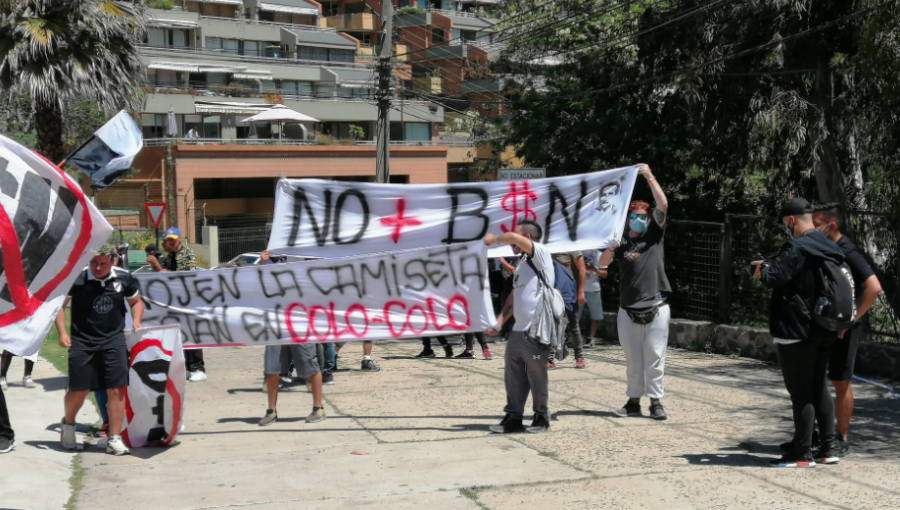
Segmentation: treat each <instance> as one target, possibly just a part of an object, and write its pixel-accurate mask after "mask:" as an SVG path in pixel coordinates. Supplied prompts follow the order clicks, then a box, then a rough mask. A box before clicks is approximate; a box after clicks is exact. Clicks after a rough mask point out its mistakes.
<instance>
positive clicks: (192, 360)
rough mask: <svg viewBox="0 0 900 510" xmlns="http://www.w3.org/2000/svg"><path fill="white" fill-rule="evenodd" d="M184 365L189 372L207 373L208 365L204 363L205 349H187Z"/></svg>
mask: <svg viewBox="0 0 900 510" xmlns="http://www.w3.org/2000/svg"><path fill="white" fill-rule="evenodd" d="M184 365H185V368H186V369H187V371H188V372H196V371H197V370H199V371H201V372H203V373H206V364H204V363H203V349H186V350H185V351H184Z"/></svg>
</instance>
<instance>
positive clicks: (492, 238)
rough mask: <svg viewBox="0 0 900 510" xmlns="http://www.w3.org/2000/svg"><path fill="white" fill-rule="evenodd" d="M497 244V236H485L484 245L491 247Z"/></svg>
mask: <svg viewBox="0 0 900 510" xmlns="http://www.w3.org/2000/svg"><path fill="white" fill-rule="evenodd" d="M496 242H497V236H495V235H494V234H488V235H486V236H484V245H485V246H491V245H492V244H494V243H496Z"/></svg>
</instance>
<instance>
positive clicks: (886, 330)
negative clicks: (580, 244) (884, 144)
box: [603, 212, 900, 343]
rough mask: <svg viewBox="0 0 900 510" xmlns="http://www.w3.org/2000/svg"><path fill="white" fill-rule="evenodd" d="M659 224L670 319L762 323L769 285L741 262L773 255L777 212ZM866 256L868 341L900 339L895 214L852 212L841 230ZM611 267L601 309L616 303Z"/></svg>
mask: <svg viewBox="0 0 900 510" xmlns="http://www.w3.org/2000/svg"><path fill="white" fill-rule="evenodd" d="M669 223H670V224H669V226H668V227H667V229H666V240H665V249H666V273H667V274H668V277H669V281H670V283H671V284H672V291H673V292H672V296H671V297H670V305H671V307H672V315H673V317H677V318H685V319H698V320H710V321H715V322H719V323H726V324H743V325H749V326H766V325H767V324H768V315H769V302H770V297H771V291H770V290H768V289H766V288H765V287H763V286H762V285H761V284H760V282H759V279H758V278H755V279H754V278H747V277H746V276H744V275H743V274H742V272H741V271H742V269H743V268H744V267H746V266H748V265H749V264H750V262H751V261H753V260H755V259H756V257H755V255H756V254H761V255H763V256H769V257H772V256H774V255H775V254H777V253H778V251H779V250H780V248H781V246H782V245H783V244H784V242H785V241H787V238H786V234H785V233H784V231H783V229H782V227H781V226H780V225H779V221H778V218H771V217H764V216H750V215H726V217H725V221H724V222H721V223H719V222H699V221H679V220H674V219H673V220H670V222H669ZM842 230H843V231H844V232H845V233H846V234H847V235H848V236H849V237H850V238H852V239H853V240H854V241H855V242H856V244H857V245H858V246H859V247H860V248H861V249H862V250H863V251H864V252H866V253H867V255H868V256H869V257H870V258H871V264H872V267H873V268H875V271H876V273H877V276H878V278H879V280H880V281H881V285H882V287H883V291H882V293H881V294H880V295H879V297H878V300H877V301H876V303H875V305H873V307H872V309H871V311H870V312H869V318H870V321H871V333H872V335H871V337H872V340H873V341H877V342H885V343H900V317H898V314H897V310H898V309H900V293H898V275H900V257H898V254H900V246H898V242H900V237H898V232H900V220H898V219H895V218H892V217H891V216H890V215H888V214H883V213H871V212H853V213H848V214H847V215H846V219H845V224H844V228H843V229H842ZM618 289H619V281H618V271H611V272H610V277H609V278H608V279H607V280H605V281H604V283H603V298H604V299H603V302H604V304H605V306H606V308H607V309H615V308H616V306H617V303H618Z"/></svg>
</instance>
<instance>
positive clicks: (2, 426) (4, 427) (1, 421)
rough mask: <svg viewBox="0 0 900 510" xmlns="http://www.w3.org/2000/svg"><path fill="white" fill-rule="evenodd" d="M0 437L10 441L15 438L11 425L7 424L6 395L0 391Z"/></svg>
mask: <svg viewBox="0 0 900 510" xmlns="http://www.w3.org/2000/svg"><path fill="white" fill-rule="evenodd" d="M0 437H5V438H6V439H9V440H10V441H12V440H13V439H15V438H16V434H15V433H14V432H13V429H12V424H10V423H9V410H7V409H6V395H4V394H3V391H2V390H0Z"/></svg>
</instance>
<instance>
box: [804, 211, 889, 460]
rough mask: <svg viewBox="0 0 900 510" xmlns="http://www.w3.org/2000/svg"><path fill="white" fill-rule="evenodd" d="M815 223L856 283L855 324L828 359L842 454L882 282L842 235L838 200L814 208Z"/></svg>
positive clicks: (832, 350)
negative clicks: (856, 367) (860, 358)
mask: <svg viewBox="0 0 900 510" xmlns="http://www.w3.org/2000/svg"><path fill="white" fill-rule="evenodd" d="M812 218H813V224H814V225H815V226H816V228H817V229H819V231H821V232H822V233H823V234H825V236H826V237H828V239H830V240H832V241H834V242H835V243H836V244H837V245H838V247H839V248H840V249H841V251H842V252H844V257H845V259H844V261H845V262H847V265H848V266H850V273H851V274H852V275H853V284H854V285H855V287H856V288H855V289H854V296H856V300H857V302H856V317H855V318H854V320H853V322H854V323H855V324H854V325H853V327H852V328H851V329H850V330H849V331H845V332H844V333H843V334H842V335H841V336H840V337H839V338H838V339H837V341H836V342H835V343H834V347H832V349H831V358H830V359H829V361H828V379H830V380H831V384H832V385H833V386H834V391H835V395H836V398H835V415H836V416H837V433H838V437H837V443H838V444H837V446H838V448H837V450H838V455H839V456H840V457H845V456H846V455H847V454H848V453H849V452H850V445H849V443H848V441H847V433H848V431H849V429H850V416H851V415H852V414H853V390H852V389H851V388H850V379H852V378H853V364H854V362H855V361H856V349H857V347H859V341H860V339H861V338H863V337H864V336H865V335H866V334H867V330H868V327H869V324H868V322H869V320H868V315H867V312H868V311H869V309H870V308H872V304H874V303H875V299H876V298H877V297H878V293H879V292H881V282H880V281H878V277H877V276H875V271H874V270H873V269H872V266H871V264H870V263H869V261H868V259H867V258H866V256H865V254H864V253H863V252H862V250H860V249H859V247H858V246H856V244H854V243H853V241H851V240H850V239H849V238H848V237H847V236H845V235H843V234H841V230H840V229H841V224H842V219H841V210H840V206H839V205H838V204H835V203H830V204H822V205H819V206H816V207H815V210H814V211H813V216H812Z"/></svg>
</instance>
